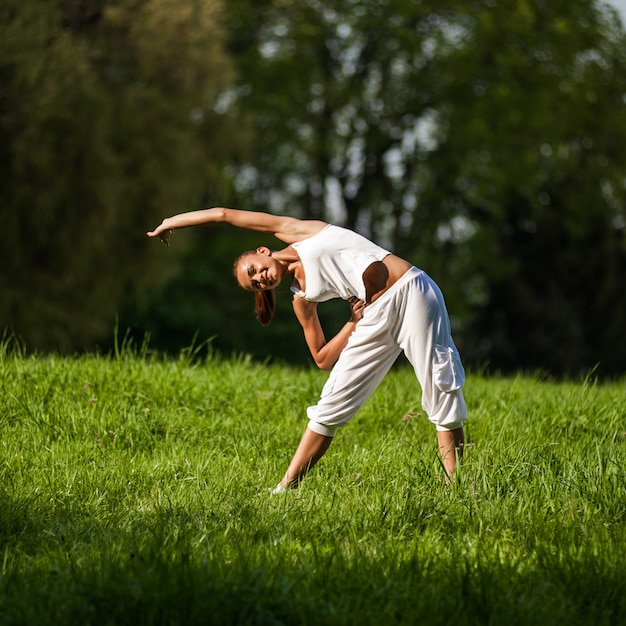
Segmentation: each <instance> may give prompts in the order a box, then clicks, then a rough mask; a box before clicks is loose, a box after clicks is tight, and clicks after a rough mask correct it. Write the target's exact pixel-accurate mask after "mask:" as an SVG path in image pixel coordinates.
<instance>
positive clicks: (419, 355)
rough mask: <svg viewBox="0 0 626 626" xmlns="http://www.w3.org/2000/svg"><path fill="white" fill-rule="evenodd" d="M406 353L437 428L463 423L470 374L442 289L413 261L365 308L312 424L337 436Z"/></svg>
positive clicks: (315, 408) (309, 411) (314, 409)
mask: <svg viewBox="0 0 626 626" xmlns="http://www.w3.org/2000/svg"><path fill="white" fill-rule="evenodd" d="M322 232H324V231H322ZM305 241H306V240H305ZM298 254H299V252H298ZM301 258H302V257H301ZM303 265H304V271H305V277H306V283H307V284H306V287H307V293H308V292H309V284H311V281H312V280H314V278H313V275H312V272H311V271H309V267H307V264H306V262H305V261H304V260H303ZM401 351H404V353H405V355H406V357H407V358H408V360H409V361H410V363H411V364H412V365H413V369H414V370H415V374H416V376H417V379H418V381H419V383H420V386H421V388H422V407H423V409H424V411H425V412H426V414H427V415H428V418H429V419H430V421H431V422H433V423H434V424H435V426H436V428H437V430H440V431H449V430H456V429H457V428H460V427H461V426H463V422H464V421H465V420H466V419H467V407H466V405H465V400H464V398H463V392H462V389H461V388H462V386H463V383H464V381H465V372H464V371H463V366H462V364H461V358H460V356H459V352H458V350H457V349H456V346H455V345H454V342H453V341H452V336H451V334H450V322H449V319H448V313H447V311H446V306H445V302H444V299H443V295H442V293H441V290H440V289H439V287H438V286H437V285H436V284H435V282H434V281H433V280H432V279H431V278H430V277H429V276H428V275H427V274H426V273H425V272H423V271H422V270H419V269H417V268H415V267H413V268H411V269H410V270H409V271H408V272H407V273H406V274H405V275H404V276H402V277H401V278H400V279H399V280H398V281H397V282H396V283H395V284H394V285H392V286H391V288H390V289H389V290H387V291H386V292H385V293H384V294H383V295H382V296H381V297H380V298H378V299H377V300H375V301H374V302H373V303H372V304H369V305H368V306H366V307H365V310H364V313H363V317H362V319H361V320H359V322H358V323H357V325H356V328H355V330H354V332H353V333H352V335H351V336H350V338H349V340H348V343H347V345H346V347H345V348H344V349H343V351H342V352H341V355H340V356H339V359H338V361H337V363H336V364H335V366H334V367H333V369H332V371H331V373H330V376H329V378H328V381H327V382H326V384H325V385H324V388H323V390H322V394H321V397H320V400H319V402H318V404H317V405H315V406H311V407H309V408H308V409H307V415H308V417H309V420H310V422H309V428H310V429H311V430H313V431H314V432H316V433H318V434H320V435H326V436H330V437H332V436H334V434H335V432H336V431H337V429H338V428H339V427H341V426H345V424H346V423H347V422H348V421H350V419H352V417H353V416H354V415H355V414H356V412H357V411H358V410H359V409H360V408H361V407H362V406H363V404H364V403H365V401H366V400H367V399H368V398H369V396H370V395H371V394H372V393H373V392H374V390H375V389H376V387H377V386H378V384H379V383H380V382H381V381H382V379H383V378H384V376H385V374H386V373H387V372H388V371H389V369H390V368H391V366H392V365H393V363H394V362H395V360H396V359H397V357H398V356H399V354H400V352H401Z"/></svg>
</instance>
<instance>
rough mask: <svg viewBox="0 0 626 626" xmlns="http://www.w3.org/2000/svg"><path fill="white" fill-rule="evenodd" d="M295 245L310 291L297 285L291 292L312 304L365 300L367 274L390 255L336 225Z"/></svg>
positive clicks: (327, 227) (356, 234)
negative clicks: (367, 270) (334, 300)
mask: <svg viewBox="0 0 626 626" xmlns="http://www.w3.org/2000/svg"><path fill="white" fill-rule="evenodd" d="M291 246H292V248H295V250H296V252H297V253H298V256H299V257H300V260H301V261H302V267H303V268H304V276H305V282H306V291H301V290H300V289H297V288H296V287H294V286H292V287H291V290H292V291H293V292H294V293H295V294H297V295H298V296H300V297H301V298H304V299H305V300H310V301H311V302H325V301H326V300H330V299H332V298H342V299H343V300H348V299H349V298H352V297H353V296H356V297H357V298H359V299H360V300H363V301H365V285H364V284H363V272H364V271H365V270H366V269H367V268H368V267H369V266H370V265H371V264H372V263H374V262H376V261H382V260H383V259H384V258H385V257H386V256H387V255H388V254H389V251H388V250H385V249H384V248H381V247H380V246H377V245H376V244H375V243H372V242H371V241H370V240H369V239H366V238H365V237H363V236H361V235H359V234H358V233H355V232H354V231H352V230H348V229H346V228H341V227H339V226H333V225H332V224H328V226H326V227H325V228H324V229H323V230H321V231H320V232H319V233H316V234H315V235H313V236H312V237H309V238H307V239H303V240H302V241H298V242H297V243H293V244H291Z"/></svg>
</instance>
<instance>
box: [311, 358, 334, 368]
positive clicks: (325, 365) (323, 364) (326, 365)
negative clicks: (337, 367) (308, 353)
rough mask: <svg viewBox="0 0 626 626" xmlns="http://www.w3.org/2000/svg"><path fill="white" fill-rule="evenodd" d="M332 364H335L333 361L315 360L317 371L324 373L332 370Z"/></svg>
mask: <svg viewBox="0 0 626 626" xmlns="http://www.w3.org/2000/svg"><path fill="white" fill-rule="evenodd" d="M334 364H335V361H332V360H330V359H325V358H319V357H316V358H315V365H317V367H319V369H321V370H324V371H328V370H330V369H332V368H333V365H334Z"/></svg>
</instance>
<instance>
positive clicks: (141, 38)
mask: <svg viewBox="0 0 626 626" xmlns="http://www.w3.org/2000/svg"><path fill="white" fill-rule="evenodd" d="M220 10H221V7H220V2H219V0H185V1H179V0H53V1H50V2H47V3H43V4H42V3H41V2H38V1H37V0H4V1H3V2H2V4H1V6H0V136H1V137H2V141H1V142H0V218H1V220H2V226H3V228H2V233H3V246H2V252H0V255H1V256H0V258H1V261H0V265H1V266H2V272H1V274H0V292H1V293H2V298H0V326H3V327H10V328H12V329H14V331H15V332H16V333H17V334H19V335H20V336H22V337H23V338H24V340H25V341H26V344H27V346H29V347H31V348H37V349H55V350H75V349H81V348H85V347H90V346H91V345H93V341H94V340H95V339H96V338H99V337H101V336H102V335H103V334H107V333H108V334H110V333H111V332H112V327H113V324H114V318H115V314H116V311H117V310H118V306H119V303H120V302H121V301H122V300H123V299H125V298H128V297H129V295H131V294H135V293H136V292H137V291H139V290H141V289H146V288H149V287H150V286H151V285H152V284H155V283H157V282H158V281H159V280H160V279H161V277H162V272H163V271H164V262H165V261H166V258H165V257H164V256H163V255H162V253H161V250H159V249H158V246H156V245H150V244H149V242H148V240H147V239H146V238H145V234H144V233H145V231H146V230H147V229H148V228H149V227H152V226H153V225H154V224H155V223H156V222H157V221H158V220H160V219H161V217H162V216H163V215H164V214H170V213H172V212H175V211H176V210H177V208H178V207H179V206H180V205H181V204H182V205H184V207H185V208H187V207H188V206H189V205H196V206H197V205H198V203H199V202H200V199H201V195H202V193H203V192H204V190H205V189H206V185H207V181H209V182H210V181H214V184H217V181H218V180H219V166H218V163H217V159H216V158H215V156H214V155H215V154H216V153H220V152H222V153H228V150H229V149H230V146H231V145H233V144H234V143H236V136H237V135H236V133H235V132H234V129H233V128H232V127H230V128H229V127H228V124H227V122H226V120H225V119H224V117H223V116H220V115H218V113H217V112H216V99H217V96H218V95H219V93H221V92H222V91H223V90H224V88H225V87H226V86H227V85H228V84H229V81H230V79H231V77H232V74H231V68H230V65H229V62H228V59H227V58H226V56H225V55H224V53H223V50H222V31H221V28H220V21H219V12H220ZM151 243H152V244H154V242H151ZM170 259H171V257H170ZM173 265H175V264H173Z"/></svg>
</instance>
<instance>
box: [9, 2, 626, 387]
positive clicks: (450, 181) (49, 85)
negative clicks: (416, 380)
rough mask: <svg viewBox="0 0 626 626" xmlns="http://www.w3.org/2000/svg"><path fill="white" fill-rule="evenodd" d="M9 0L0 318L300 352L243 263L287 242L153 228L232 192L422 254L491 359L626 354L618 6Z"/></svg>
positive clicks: (14, 324)
mask: <svg viewBox="0 0 626 626" xmlns="http://www.w3.org/2000/svg"><path fill="white" fill-rule="evenodd" d="M13 2H14V0H11V1H10V2H9V3H8V4H5V5H3V8H2V9H0V11H3V12H4V13H5V16H4V17H6V18H7V19H3V21H2V24H3V26H2V27H1V28H3V29H4V30H5V33H4V34H5V35H6V36H4V37H2V38H1V39H0V41H2V43H0V46H3V48H4V50H3V52H4V54H2V55H0V81H1V82H0V85H1V87H0V88H1V89H2V97H1V99H0V129H1V131H2V134H3V137H6V138H7V141H6V142H4V141H3V147H0V155H1V158H2V161H3V163H5V164H6V167H3V168H2V172H0V177H1V179H2V180H1V182H2V187H1V189H2V191H0V194H1V195H2V200H3V202H2V207H1V208H0V211H2V215H3V218H4V219H3V222H4V226H5V233H6V232H8V233H10V235H9V238H10V245H9V246H8V248H9V249H5V250H4V251H3V258H4V256H5V255H6V257H7V259H6V266H5V267H6V268H7V271H3V278H2V281H3V283H4V284H3V285H2V287H3V288H5V289H6V291H5V293H8V294H10V295H9V297H7V298H6V299H4V300H3V304H2V305H0V315H1V317H0V321H1V322H2V325H3V326H7V327H11V328H14V329H15V330H16V331H17V332H18V333H19V334H21V335H22V336H23V337H24V338H25V341H26V343H27V345H29V346H31V347H33V348H42V349H59V350H74V349H88V348H90V346H94V345H96V344H101V345H106V342H107V339H108V338H110V336H111V334H112V333H111V328H112V326H113V324H114V319H115V315H116V314H117V315H118V316H119V324H120V326H121V327H122V328H125V327H126V326H128V327H130V328H132V332H133V333H136V334H137V335H138V336H141V335H142V334H143V333H144V332H146V331H147V332H149V333H150V335H151V342H152V345H153V346H154V347H157V348H162V349H172V350H177V349H179V348H180V347H181V346H182V345H187V344H188V342H190V341H191V339H192V337H194V335H197V338H198V339H199V340H204V339H208V338H212V342H213V345H214V346H215V347H216V348H217V349H220V350H225V351H232V350H235V351H243V352H247V353H251V354H253V355H255V356H257V357H262V358H265V357H268V356H270V355H273V356H276V357H280V358H285V359H288V360H292V361H303V360H305V359H306V358H307V356H306V350H305V348H304V345H303V342H302V341H301V338H300V331H299V329H298V327H297V324H295V322H294V321H293V320H292V319H291V315H290V311H289V301H288V300H289V298H288V297H287V293H286V292H285V294H283V295H284V297H283V298H279V300H280V306H279V311H278V316H277V319H276V320H275V322H274V323H273V324H272V326H271V327H270V328H269V329H260V328H257V325H256V322H254V320H253V319H252V318H253V316H252V313H251V307H252V305H251V302H250V299H249V297H247V296H246V294H244V293H243V292H239V291H238V290H237V289H236V288H235V287H234V281H233V279H232V277H231V276H230V268H231V263H232V259H233V258H234V257H235V256H236V254H237V253H238V252H239V251H241V250H243V249H247V248H250V247H253V246H255V245H258V244H259V243H266V244H268V245H270V246H271V245H276V244H277V242H274V241H272V240H268V241H260V240H259V238H258V237H254V236H251V235H249V234H246V233H237V232H233V231H232V230H229V229H227V228H226V229H225V228H217V229H199V230H197V231H186V232H185V231H182V232H180V233H177V234H176V239H175V245H174V246H173V247H172V248H170V249H167V250H164V249H161V247H160V246H158V245H157V243H156V242H154V241H147V240H144V239H143V237H144V235H143V233H144V232H145V231H146V230H147V229H148V228H151V227H152V226H154V225H155V223H157V222H158V221H160V219H161V217H162V216H164V215H168V214H172V213H174V212H178V211H181V210H188V209H193V208H199V207H201V206H208V205H219V204H222V205H224V204H225V205H231V206H241V207H248V208H255V209H259V210H270V211H275V212H287V213H290V214H292V215H296V216H301V217H321V218H323V219H327V220H329V221H334V222H336V223H343V224H346V225H347V226H349V227H351V228H355V229H357V230H359V231H360V232H363V233H364V234H366V235H368V236H371V237H373V238H374V239H376V240H377V241H379V242H380V243H382V244H383V245H387V246H390V247H391V248H393V249H394V250H395V251H397V252H398V253H399V254H401V255H403V256H405V257H407V258H408V259H410V260H411V261H412V262H414V263H415V264H417V265H419V266H421V267H423V268H424V269H426V270H427V271H428V272H429V273H430V274H431V275H432V276H433V277H434V278H436V280H437V281H438V282H439V283H440V284H441V285H442V287H443V289H444V292H445V294H446V296H447V300H448V304H449V309H450V311H451V314H452V317H453V324H454V328H455V338H456V339H457V343H458V344H459V345H460V348H461V350H462V352H463V355H464V358H465V360H466V362H468V363H471V364H473V365H475V366H478V365H485V364H488V365H489V366H490V367H491V368H492V369H494V370H504V371H512V370H515V369H518V368H524V369H544V370H546V371H549V372H551V373H554V374H558V375H561V374H566V375H575V374H578V373H580V372H584V371H586V370H588V369H590V368H592V367H595V366H596V365H597V364H599V368H598V371H599V372H601V373H604V374H607V375H612V374H620V373H622V372H623V371H624V369H625V367H626V355H624V351H622V350H620V349H616V346H620V345H621V337H622V335H623V334H624V331H625V330H626V310H625V309H626V299H625V297H624V296H623V293H622V286H621V282H622V278H621V277H622V276H623V275H624V269H625V265H626V235H625V233H626V230H625V229H626V215H625V212H626V211H625V205H624V199H625V196H626V194H625V177H624V171H626V167H625V166H626V85H625V76H626V53H625V52H624V51H625V50H626V47H625V46H624V43H625V42H624V33H623V29H622V27H621V25H620V23H619V21H618V20H617V18H616V16H615V14H614V13H612V12H611V11H610V10H608V9H607V7H605V6H604V5H603V4H601V3H599V2H594V1H592V0H578V1H577V2H575V3H571V2H566V1H565V0H550V1H549V2H548V1H546V2H535V3H525V2H518V3H502V2H496V1H495V0H476V1H470V2H467V1H466V2H460V1H456V0H445V1H443V2H441V1H440V2H434V1H432V0H422V1H421V2H418V1H417V0H387V1H386V2H380V0H376V1H373V0H372V1H370V0H361V1H360V2H358V3H357V2H350V1H347V0H327V1H325V2H321V1H317V0H295V1H286V0H256V1H253V0H231V1H230V2H228V3H226V4H225V5H224V6H223V7H222V10H221V11H220V7H219V6H218V5H217V3H216V2H213V1H208V0H204V1H200V0H196V1H194V2H173V1H166V0H151V1H150V0H136V1H133V2H131V1H130V0H118V2H111V1H110V0H101V1H100V2H92V3H85V2H80V3H79V2H75V3H72V2H59V3H57V4H56V5H55V4H54V3H52V6H53V7H54V9H46V10H44V9H42V8H40V7H39V6H38V4H36V3H34V0H33V1H32V2H31V0H25V1H22V2H20V3H17V2H14V4H13ZM46 12H47V13H46ZM44 13H46V14H45V15H44ZM18 101H19V105H18ZM3 265H5V264H4V262H3ZM341 305H342V303H338V304H335V305H333V306H331V307H327V308H328V309H329V312H328V314H327V318H326V320H325V322H326V323H327V324H328V325H329V326H330V327H331V332H332V328H333V326H334V325H336V324H339V323H341V321H343V319H344V318H345V316H346V314H347V311H346V309H345V307H342V306H341Z"/></svg>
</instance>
